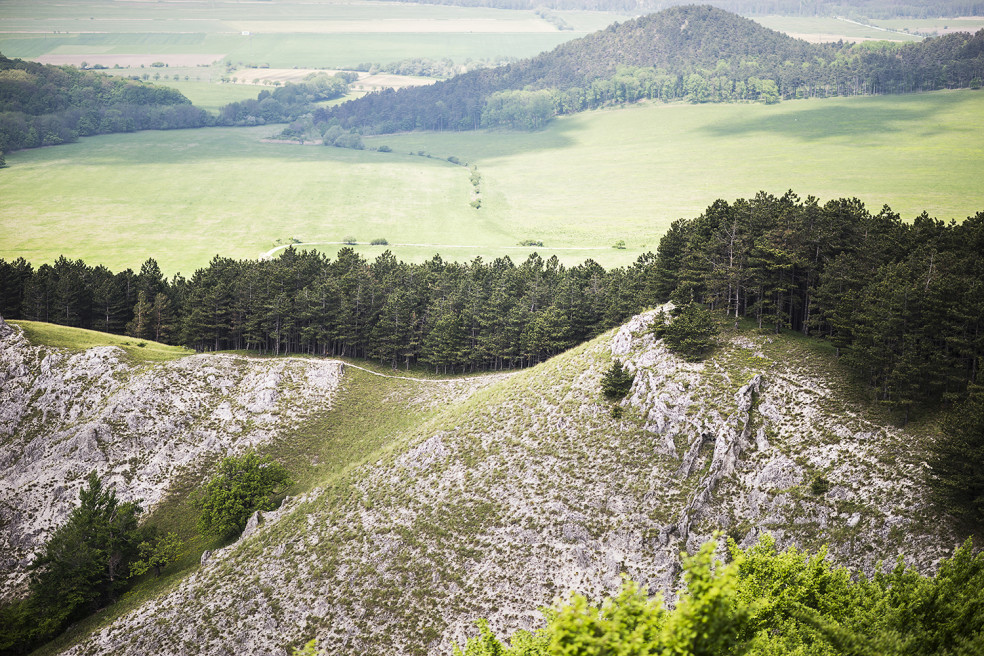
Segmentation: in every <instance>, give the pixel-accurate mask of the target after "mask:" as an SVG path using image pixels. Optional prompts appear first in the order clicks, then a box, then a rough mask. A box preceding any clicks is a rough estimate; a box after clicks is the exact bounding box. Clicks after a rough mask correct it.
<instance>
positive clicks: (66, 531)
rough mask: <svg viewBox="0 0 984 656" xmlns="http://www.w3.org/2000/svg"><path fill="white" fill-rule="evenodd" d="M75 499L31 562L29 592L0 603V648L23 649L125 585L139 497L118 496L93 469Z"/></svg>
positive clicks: (138, 538)
mask: <svg viewBox="0 0 984 656" xmlns="http://www.w3.org/2000/svg"><path fill="white" fill-rule="evenodd" d="M79 501H80V503H79V506H78V507H77V508H75V509H74V510H72V512H71V514H70V515H69V516H68V520H67V521H66V522H65V523H64V524H62V525H61V526H60V527H58V529H56V530H55V532H54V533H53V534H52V536H51V538H49V539H48V542H47V543H46V544H45V545H44V547H43V548H42V550H41V552H40V553H39V554H38V556H37V557H36V558H35V559H34V561H33V562H32V563H31V565H30V570H31V578H30V584H29V592H30V594H29V596H28V597H27V598H26V599H22V600H18V601H15V602H13V603H12V604H9V605H7V606H5V607H3V608H0V654H5V653H25V651H24V650H25V649H26V648H28V647H29V646H31V645H36V644H38V643H40V642H42V641H44V640H47V639H48V638H50V637H51V636H53V635H54V634H56V633H57V632H59V631H60V630H61V629H62V628H63V627H64V626H65V625H67V624H68V623H69V622H72V621H75V620H77V619H80V618H82V617H85V616H86V615H88V614H89V613H92V612H93V611H95V610H98V609H99V608H102V607H103V606H105V605H106V604H108V603H111V602H112V601H114V600H115V599H116V597H117V595H118V594H119V593H120V592H121V591H122V590H123V589H124V587H125V586H126V584H127V579H128V578H129V575H130V566H131V563H132V562H133V561H134V560H135V559H136V558H137V550H138V546H137V545H138V543H139V542H140V541H141V539H142V532H141V531H140V529H139V527H138V523H137V519H138V517H139V515H140V513H141V508H140V504H139V502H136V501H128V502H121V501H120V500H119V499H118V498H117V497H116V492H115V490H114V489H112V488H109V489H106V488H104V487H103V482H102V479H101V478H99V476H97V475H96V472H95V471H93V472H92V473H90V474H89V477H88V479H87V485H86V486H85V487H83V488H82V490H81V491H80V492H79Z"/></svg>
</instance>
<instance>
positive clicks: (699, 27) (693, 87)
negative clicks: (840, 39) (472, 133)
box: [327, 5, 984, 133]
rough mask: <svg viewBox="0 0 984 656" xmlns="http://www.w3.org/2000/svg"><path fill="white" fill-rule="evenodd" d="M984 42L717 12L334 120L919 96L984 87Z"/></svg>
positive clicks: (354, 108)
mask: <svg viewBox="0 0 984 656" xmlns="http://www.w3.org/2000/svg"><path fill="white" fill-rule="evenodd" d="M982 77H984V31H981V32H979V33H977V34H976V35H973V36H971V35H969V34H966V33H960V34H951V35H947V36H944V37H940V38H938V39H931V40H928V41H924V42H920V43H912V44H906V45H902V46H898V45H888V44H886V45H884V46H879V47H872V46H870V45H869V46H862V45H851V44H842V43H838V44H811V43H807V42H805V41H801V40H798V39H793V38H792V37H789V36H786V35H784V34H781V33H779V32H776V31H773V30H770V29H767V28H765V27H762V26H761V25H759V24H758V23H755V22H754V21H752V20H749V19H746V18H742V17H740V16H738V15H736V14H732V13H729V12H727V11H724V10H721V9H716V8H714V7H710V6H706V5H704V6H696V5H690V6H686V7H673V8H670V9H667V10H665V11H662V12H659V13H656V14H651V15H648V16H644V17H641V18H638V19H634V20H630V21H626V22H625V23H622V24H615V25H612V26H610V27H609V28H607V29H605V30H602V31H600V32H596V33H594V34H591V35H588V36H586V37H584V38H582V39H577V40H574V41H569V42H567V43H565V44H562V45H560V46H558V47H557V48H555V49H554V50H552V51H550V52H547V53H543V54H541V55H538V56H536V57H534V58H532V59H527V60H523V61H521V62H518V63H515V64H510V65H508V66H502V67H499V68H494V69H486V70H478V71H473V72H470V73H466V74H464V75H460V76H456V77H454V78H451V79H450V80H446V81H444V82H440V83H438V84H434V85H431V86H428V87H418V88H413V89H403V90H400V91H384V92H379V93H374V94H370V95H368V96H365V97H364V98H361V99H358V100H354V101H350V102H348V103H344V104H342V105H340V106H338V107H336V108H335V109H334V110H332V112H330V113H329V115H328V117H327V120H328V121H329V122H331V121H333V120H334V121H337V122H338V123H340V124H341V125H342V126H343V127H345V128H349V129H353V128H354V129H359V130H362V131H364V132H379V133H386V132H395V131H405V130H414V129H424V130H446V129H452V130H471V129H477V128H479V127H499V126H505V127H512V128H526V129H535V128H538V127H540V126H542V125H543V124H544V123H545V122H546V121H548V120H549V119H550V118H551V117H552V116H555V115H557V114H567V113H574V112H578V111H582V110H585V109H591V108H594V107H598V106H601V105H605V104H609V103H619V102H632V101H635V100H641V99H645V98H649V99H661V100H675V99H686V100H689V101H691V102H730V101H736V100H759V101H763V102H777V101H779V100H780V99H784V98H797V97H825V96H834V95H856V94H868V93H907V92H913V91H927V90H933V89H941V88H959V87H967V86H972V85H976V84H980V81H981V78H982Z"/></svg>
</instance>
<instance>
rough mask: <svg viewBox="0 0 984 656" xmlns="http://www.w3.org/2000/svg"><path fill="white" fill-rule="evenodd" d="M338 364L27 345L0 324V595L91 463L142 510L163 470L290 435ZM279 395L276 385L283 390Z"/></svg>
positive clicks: (324, 403) (320, 399)
mask: <svg viewBox="0 0 984 656" xmlns="http://www.w3.org/2000/svg"><path fill="white" fill-rule="evenodd" d="M340 371H341V363H339V362H335V361H317V360H299V359H292V360H249V359H245V358H237V357H228V356H209V355H198V356H189V357H186V358H182V359H179V360H174V361H170V362H164V363H159V364H152V365H148V364H135V363H133V362H131V361H130V360H129V359H127V358H126V357H125V354H124V352H123V351H122V350H121V349H119V348H116V347H113V346H104V347H97V348H91V349H87V350H84V351H81V352H72V351H66V350H62V349H53V348H46V347H38V346H32V345H31V344H30V343H28V341H27V340H26V339H25V338H24V336H23V335H22V334H21V331H20V329H18V328H16V327H12V326H9V325H8V324H6V323H3V326H0V381H3V384H2V386H0V444H2V447H3V448H2V449H0V554H2V555H0V601H2V600H3V599H4V598H7V597H8V596H10V595H15V594H18V593H19V591H20V590H22V589H23V584H24V581H25V567H26V565H27V564H29V563H30V561H31V560H32V559H33V557H34V554H35V553H36V551H37V549H38V548H39V547H40V546H41V545H42V544H43V543H44V541H45V540H46V539H47V537H48V536H49V535H50V534H51V531H52V530H54V528H55V527H57V526H58V525H59V524H61V523H62V522H63V521H64V520H65V518H66V517H67V515H68V513H69V512H70V510H71V509H72V507H74V505H75V503H76V502H77V499H78V491H79V488H80V487H81V486H82V484H83V482H84V479H85V477H86V475H87V474H88V473H89V472H90V471H93V470H95V471H96V472H98V473H99V475H100V476H102V477H103V479H104V481H105V482H106V483H107V484H109V485H113V486H116V488H117V490H118V493H119V495H120V497H121V498H122V499H124V500H131V499H142V500H143V506H144V508H146V509H152V508H153V507H154V506H155V504H157V503H158V501H160V499H161V498H162V497H163V496H164V494H165V493H166V492H167V490H168V487H169V486H170V484H171V481H172V479H173V478H174V476H175V475H176V474H177V473H178V472H180V471H182V470H185V469H187V468H199V467H202V466H206V467H207V466H208V464H209V463H211V462H212V461H214V460H215V458H216V456H221V455H226V454H231V453H237V452H242V451H244V450H246V449H249V448H251V447H255V446H257V445H259V444H262V443H266V442H269V441H271V440H274V439H278V438H279V437H280V436H281V435H285V434H289V432H290V431H291V430H292V429H293V427H294V426H296V425H297V423H298V422H299V421H300V420H302V419H303V418H304V417H306V416H308V415H310V414H311V413H312V412H314V411H319V410H322V409H324V408H327V407H330V405H331V403H332V400H333V398H334V393H335V389H336V387H337V384H338V381H339V377H340V375H341V374H340ZM288 387H289V388H290V389H291V392H290V394H281V392H280V390H281V389H283V388H288Z"/></svg>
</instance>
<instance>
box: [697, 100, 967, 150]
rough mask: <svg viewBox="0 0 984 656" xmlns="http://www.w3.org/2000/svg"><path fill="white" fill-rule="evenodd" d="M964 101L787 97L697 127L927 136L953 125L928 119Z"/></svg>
mask: <svg viewBox="0 0 984 656" xmlns="http://www.w3.org/2000/svg"><path fill="white" fill-rule="evenodd" d="M966 99H967V98H965V97H958V96H957V95H956V94H953V95H942V96H934V97H927V96H926V95H924V94H919V95H915V94H914V95H911V96H879V97H864V98H853V99H845V98H830V99H825V100H811V101H796V100H793V101H786V102H784V103H781V104H779V105H776V106H774V107H771V108H767V109H764V111H762V112H761V113H757V114H756V116H755V117H753V118H748V119H746V120H741V121H729V122H719V123H714V124H710V125H706V126H704V127H703V128H701V131H702V132H704V133H705V134H707V135H709V136H711V137H715V138H728V137H739V136H746V135H750V134H754V133H767V134H774V135H776V136H782V137H787V138H790V139H799V140H801V141H807V142H813V141H822V140H824V139H830V138H838V137H858V138H859V139H864V140H866V139H868V138H870V137H879V136H884V135H892V134H911V135H918V136H920V137H932V136H934V135H937V134H940V133H943V132H952V130H953V128H954V126H953V125H952V124H950V123H949V122H948V123H947V124H946V125H943V124H941V123H939V122H936V121H934V120H933V118H934V117H935V116H936V115H937V114H939V113H941V112H942V111H944V110H948V109H950V108H951V107H952V106H953V105H954V104H956V103H959V102H963V101H964V100H966ZM806 102H809V103H811V104H812V106H811V107H810V108H806V107H803V109H800V108H799V107H800V103H806ZM770 110H771V111H770Z"/></svg>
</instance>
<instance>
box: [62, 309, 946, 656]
mask: <svg viewBox="0 0 984 656" xmlns="http://www.w3.org/2000/svg"><path fill="white" fill-rule="evenodd" d="M654 316H655V313H654V312H650V313H645V314H643V315H640V316H638V317H635V318H633V319H632V320H631V321H630V322H629V323H628V324H626V326H623V327H622V328H620V329H619V330H616V331H613V332H612V333H609V334H608V335H605V336H603V337H602V338H599V339H598V340H596V341H594V342H592V343H590V344H588V345H585V346H583V347H579V348H578V349H575V350H574V351H572V352H570V353H567V354H564V355H562V356H559V357H557V358H554V359H552V360H550V361H548V362H547V363H545V364H544V365H541V366H540V367H537V368H535V369H532V370H527V371H523V372H520V373H517V374H515V375H514V376H513V377H512V378H511V379H509V380H508V381H506V382H503V383H502V384H500V385H494V386H492V387H490V388H489V390H488V391H489V393H488V394H487V395H486V396H485V397H484V399H483V400H482V402H481V403H473V402H471V401H467V402H459V401H457V400H456V399H455V398H451V397H450V396H442V394H443V391H440V390H438V386H437V385H435V386H434V388H433V389H430V390H422V391H421V392H420V396H419V399H418V400H417V402H419V404H420V406H421V407H435V406H441V407H446V408H447V410H448V412H447V413H446V414H444V415H438V417H437V418H435V419H434V420H431V421H428V422H427V423H426V425H424V426H421V427H418V428H415V429H413V430H412V431H410V432H408V433H407V435H405V436H403V438H401V439H402V440H403V441H400V442H398V444H400V445H402V446H399V447H395V452H394V453H392V455H380V456H379V458H378V459H376V460H375V461H374V462H370V463H368V464H366V465H365V466H363V467H361V468H359V469H357V470H355V471H353V472H352V473H351V475H350V476H349V477H348V478H345V479H344V480H336V481H334V482H333V483H332V486H331V487H330V488H325V489H318V490H314V491H312V492H310V493H309V494H307V495H304V496H303V497H300V498H298V499H292V500H291V501H290V503H289V504H287V503H285V504H284V506H282V507H281V508H280V509H278V510H277V511H275V512H271V513H264V514H263V520H264V521H263V522H262V523H260V522H259V521H257V526H256V527H255V529H254V530H251V531H250V532H249V533H248V534H247V535H244V537H243V538H242V539H241V540H240V541H238V542H237V543H235V544H234V545H231V546H229V547H227V548H225V549H223V550H221V552H220V553H217V554H213V555H212V556H211V557H210V558H208V559H205V560H204V561H203V565H202V567H201V568H200V569H199V570H198V571H196V572H195V573H194V574H192V575H191V576H189V577H188V578H187V579H185V580H184V581H182V582H181V583H180V584H179V585H177V586H175V587H174V588H172V589H169V590H167V591H166V592H164V593H162V595H161V596H160V597H159V598H158V599H155V600H153V601H152V602H148V603H147V604H144V605H143V606H141V607H139V608H137V609H135V610H132V611H130V612H128V613H127V614H126V615H124V616H122V617H120V618H119V619H117V620H114V621H112V622H109V623H108V624H107V625H106V626H104V627H103V628H101V629H99V630H98V631H97V632H96V633H94V634H93V635H91V636H88V637H86V638H84V639H83V640H82V641H81V642H80V644H78V645H77V646H75V647H72V648H70V649H68V650H67V651H66V653H68V654H80V655H81V654H114V653H123V652H132V653H154V654H187V655H191V654H203V655H204V654H208V655H211V654H215V655H218V654H225V653H251V654H272V653H278V650H282V649H283V646H284V645H300V644H303V643H304V642H306V641H307V640H308V639H310V637H312V635H316V636H317V637H318V638H319V640H320V642H321V644H322V647H323V649H325V650H326V651H327V653H332V654H340V655H343V654H353V655H354V654H364V653H388V654H410V653H419V652H422V651H426V652H427V653H434V654H448V653H449V652H450V645H451V643H452V641H457V642H459V643H462V642H463V641H464V640H465V639H466V638H467V637H468V636H469V635H473V634H474V631H475V629H474V620H475V619H476V618H477V617H483V616H484V617H487V618H488V619H489V621H490V623H491V626H492V628H493V630H495V631H496V632H500V633H502V632H509V631H513V630H515V629H518V628H525V629H530V628H534V627H536V626H537V625H539V623H540V622H541V621H542V617H541V615H540V614H539V612H538V611H537V608H539V607H542V606H543V605H545V604H549V603H551V601H552V600H553V599H554V598H555V597H557V596H558V595H560V596H562V595H564V594H565V593H566V591H568V590H571V589H576V590H578V591H580V592H582V593H585V594H587V595H589V596H591V597H595V598H597V597H600V596H601V595H604V594H610V593H612V592H614V591H615V590H616V589H617V586H618V585H619V583H620V581H621V576H622V575H623V574H628V575H629V576H631V577H632V578H633V579H634V580H636V581H639V582H642V583H645V584H647V585H649V586H650V589H652V590H658V591H662V592H663V593H665V594H666V595H667V596H669V597H671V598H672V595H673V592H674V591H675V590H676V589H677V588H678V586H679V584H680V571H681V570H680V559H679V554H680V551H681V550H683V549H687V550H692V549H694V548H695V547H696V545H698V544H700V543H701V542H703V541H704V540H706V539H708V538H710V536H711V535H712V534H713V533H714V532H715V531H719V530H727V531H728V533H729V535H731V536H732V537H735V538H736V539H737V540H739V541H740V542H741V544H743V545H745V546H747V545H750V544H752V543H754V541H755V540H757V539H758V537H759V536H760V535H762V534H764V533H766V532H768V533H770V534H772V535H773V536H774V537H775V539H776V540H777V542H778V543H779V545H780V546H787V545H790V544H797V545H799V546H801V547H804V548H815V547H817V546H819V544H820V543H828V544H829V545H830V553H831V557H832V558H834V559H835V560H837V561H838V562H841V563H845V564H850V565H852V566H853V567H855V568H857V569H858V570H860V571H864V572H869V573H870V572H872V571H873V569H874V567H875V564H876V562H877V561H878V559H880V558H883V557H890V556H891V555H894V554H895V553H899V552H904V553H906V554H907V558H908V560H907V562H909V564H912V565H914V566H916V567H918V568H920V569H921V570H923V571H929V570H931V569H932V568H933V567H934V563H935V562H936V561H937V559H939V558H940V557H941V556H943V555H946V554H948V553H949V551H950V549H951V548H952V546H953V545H954V544H955V542H956V540H955V539H954V536H953V535H950V534H948V533H947V532H946V531H945V530H941V528H940V527H939V526H937V525H934V526H931V527H927V526H926V525H925V524H921V523H920V517H921V516H924V515H925V513H926V502H925V490H924V489H923V488H922V487H921V486H922V481H923V480H924V478H925V465H924V464H923V459H922V458H921V454H919V453H918V451H916V450H914V447H913V446H912V445H913V444H914V443H915V442H916V440H913V439H911V436H910V435H908V434H906V433H905V431H902V430H898V429H895V428H886V427H883V426H878V425H876V424H874V423H872V422H870V421H868V420H867V419H865V418H864V416H865V413H864V412H862V411H861V410H862V409H860V408H858V407H856V406H854V405H852V404H851V403H850V402H849V401H846V400H844V399H842V398H839V397H838V395H837V393H836V390H835V389H834V385H833V384H832V383H831V382H830V381H828V380H827V379H825V378H824V375H823V374H822V373H820V372H815V371H811V370H810V368H809V366H808V363H807V364H803V363H786V362H777V361H773V360H770V357H775V356H774V353H775V351H774V350H772V349H771V347H772V344H770V343H769V341H768V338H766V337H763V336H759V335H755V334H748V335H741V336H740V337H741V339H740V341H739V343H738V344H737V345H733V346H732V345H729V344H728V343H727V336H725V337H724V338H722V341H723V342H724V344H723V345H722V347H721V348H720V349H718V350H716V351H715V352H714V354H712V356H711V357H710V358H708V360H707V361H706V362H703V363H688V362H684V361H682V360H680V359H679V358H677V357H676V356H674V355H673V354H672V353H670V352H669V351H667V350H666V349H665V348H663V346H662V345H661V344H660V343H658V342H657V341H656V340H654V339H653V337H652V335H651V333H650V332H649V328H650V326H651V324H652V321H653V320H654ZM770 354H772V355H771V356H770ZM616 356H617V357H619V358H620V359H622V360H623V361H624V362H626V363H627V366H628V367H629V368H630V369H631V370H633V371H635V372H636V379H635V383H634V385H633V388H632V390H631V392H630V395H629V397H628V398H627V399H626V400H625V401H624V402H623V406H622V407H623V410H624V413H623V417H622V418H620V419H618V420H615V419H613V418H612V417H611V413H610V405H609V404H608V403H606V402H605V401H604V399H603V398H602V397H601V394H600V391H599V383H600V379H601V376H602V373H603V372H604V370H605V369H607V367H608V366H609V364H610V362H611V359H612V358H613V357H616ZM55 364H57V363H53V366H54V365H55ZM56 368H57V367H56ZM224 375H226V374H224ZM226 377H227V378H229V379H230V380H233V381H235V380H238V379H237V378H236V377H235V376H233V375H232V374H231V373H228V375H226ZM230 389H231V388H230ZM251 389H252V390H262V389H273V388H272V387H270V386H264V385H260V384H257V385H256V386H255V387H253V388H251ZM242 398H243V399H244V402H243V403H241V404H237V403H232V404H231V405H230V411H231V412H233V413H236V412H248V410H247V409H246V403H250V404H253V403H260V401H257V399H258V398H259V397H258V396H257V395H256V394H251V395H247V394H244V395H243V396H242ZM246 399H248V401H246ZM279 402H280V401H278V403H279ZM217 408H218V403H216V405H215V406H214V407H213V406H210V410H209V412H210V413H214V412H215V411H216V409H217ZM258 416H263V412H261V413H260V414H259V415H258ZM442 418H443V419H445V420H446V421H441V420H440V419H442ZM101 439H102V438H101V433H99V432H98V431H97V432H96V433H95V435H94V436H90V437H89V438H85V439H83V440H82V443H80V444H79V445H78V449H79V450H85V449H86V448H88V447H86V444H88V443H89V442H91V441H92V440H94V441H95V444H96V445H97V446H98V445H100V444H101V443H102V442H101ZM818 472H822V473H823V475H824V477H825V478H826V479H827V480H828V481H830V483H831V487H830V489H829V491H828V492H827V494H825V495H813V494H812V492H811V491H810V489H809V488H810V485H809V482H810V481H811V480H813V478H814V476H815V475H816V474H817V473H818ZM258 519H259V518H258V517H257V520H258ZM860 545H865V547H866V548H865V549H859V548H858V547H859V546H860Z"/></svg>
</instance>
